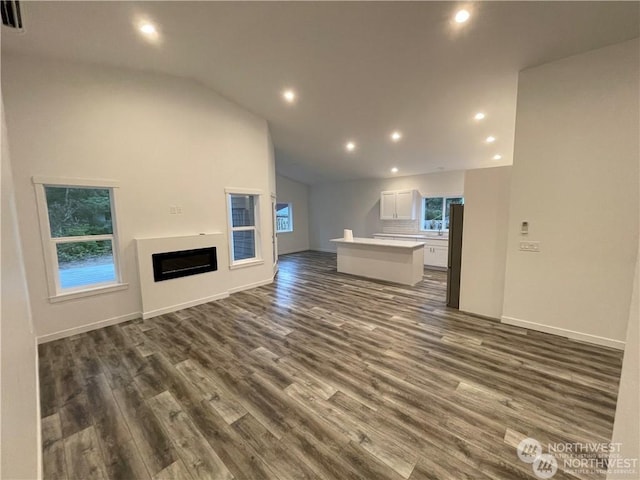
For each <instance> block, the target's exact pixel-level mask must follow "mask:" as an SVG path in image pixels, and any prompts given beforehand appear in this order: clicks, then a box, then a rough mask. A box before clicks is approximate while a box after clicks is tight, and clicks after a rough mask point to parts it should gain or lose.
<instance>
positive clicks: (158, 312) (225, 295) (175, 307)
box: [142, 292, 229, 319]
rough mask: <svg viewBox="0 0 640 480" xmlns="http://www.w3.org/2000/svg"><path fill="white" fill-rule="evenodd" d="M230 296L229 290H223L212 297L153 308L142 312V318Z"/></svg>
mask: <svg viewBox="0 0 640 480" xmlns="http://www.w3.org/2000/svg"><path fill="white" fill-rule="evenodd" d="M228 296H229V292H222V293H218V294H216V295H212V296H210V297H205V298H199V299H197V300H191V301H189V302H185V303H178V304H176V305H170V306H168V307H163V308H158V309H157V310H151V311H149V312H142V318H143V319H147V318H153V317H157V316H159V315H164V314H165V313H171V312H177V311H178V310H184V309H185V308H189V307H195V306H196V305H202V304H203V303H209V302H213V301H215V300H221V299H223V298H227V297H228Z"/></svg>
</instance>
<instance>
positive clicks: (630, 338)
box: [607, 248, 640, 480]
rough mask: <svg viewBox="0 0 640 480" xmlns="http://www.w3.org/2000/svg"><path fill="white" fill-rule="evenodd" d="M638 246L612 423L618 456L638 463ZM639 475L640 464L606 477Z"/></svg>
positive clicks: (630, 477) (639, 432) (639, 459)
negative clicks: (629, 471)
mask: <svg viewBox="0 0 640 480" xmlns="http://www.w3.org/2000/svg"><path fill="white" fill-rule="evenodd" d="M639 275H640V248H638V260H637V261H636V275H635V280H634V282H633V297H632V300H631V308H630V309H629V324H628V327H627V345H626V348H625V350H624V360H623V363H622V375H621V377H620V389H619V391H618V404H617V406H616V419H615V423H614V426H613V438H612V440H611V441H612V442H613V443H619V444H620V451H619V452H617V453H619V455H620V458H626V459H634V458H635V459H638V462H639V463H640V328H639V327H640V299H639V298H638V297H639V296H640V293H639V292H640V280H639V279H638V277H639ZM638 476H640V464H637V465H636V471H635V472H634V473H633V474H623V473H620V474H614V473H611V474H609V476H607V478H608V479H612V480H613V479H623V478H625V479H632V478H638Z"/></svg>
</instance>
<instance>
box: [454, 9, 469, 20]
mask: <svg viewBox="0 0 640 480" xmlns="http://www.w3.org/2000/svg"><path fill="white" fill-rule="evenodd" d="M469 17H471V14H470V13H469V11H468V10H464V9H462V10H458V11H457V12H456V16H455V17H454V19H455V21H456V23H464V22H466V21H467V20H469Z"/></svg>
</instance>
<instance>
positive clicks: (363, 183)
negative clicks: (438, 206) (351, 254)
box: [309, 171, 464, 252]
mask: <svg viewBox="0 0 640 480" xmlns="http://www.w3.org/2000/svg"><path fill="white" fill-rule="evenodd" d="M401 189H416V190H419V191H420V193H421V194H422V195H426V196H439V195H460V194H462V193H464V172H463V171H456V172H442V173H433V174H428V175H412V176H407V177H394V178H385V179H370V180H355V181H349V182H335V183H324V184H318V185H311V187H310V192H309V216H310V225H309V236H310V243H311V248H312V249H313V250H324V251H330V252H334V251H335V246H334V245H333V244H331V243H330V242H329V240H330V239H332V238H340V237H342V233H343V232H342V231H343V229H345V228H349V229H351V230H353V235H354V236H356V237H370V236H372V235H373V234H374V233H377V232H382V231H383V230H385V231H391V229H392V228H393V224H394V223H396V224H397V225H398V231H399V232H400V231H405V229H406V224H407V222H402V221H388V222H386V221H385V222H383V221H381V220H380V192H382V191H385V190H401ZM416 225H417V223H416Z"/></svg>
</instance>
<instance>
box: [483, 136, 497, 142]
mask: <svg viewBox="0 0 640 480" xmlns="http://www.w3.org/2000/svg"><path fill="white" fill-rule="evenodd" d="M495 141H496V137H494V136H493V135H489V136H488V137H487V138H486V139H485V142H487V143H493V142H495Z"/></svg>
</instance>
